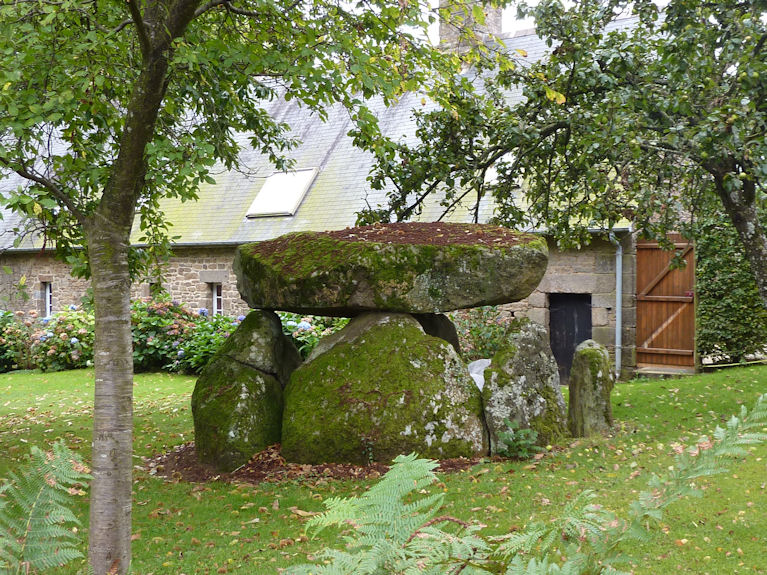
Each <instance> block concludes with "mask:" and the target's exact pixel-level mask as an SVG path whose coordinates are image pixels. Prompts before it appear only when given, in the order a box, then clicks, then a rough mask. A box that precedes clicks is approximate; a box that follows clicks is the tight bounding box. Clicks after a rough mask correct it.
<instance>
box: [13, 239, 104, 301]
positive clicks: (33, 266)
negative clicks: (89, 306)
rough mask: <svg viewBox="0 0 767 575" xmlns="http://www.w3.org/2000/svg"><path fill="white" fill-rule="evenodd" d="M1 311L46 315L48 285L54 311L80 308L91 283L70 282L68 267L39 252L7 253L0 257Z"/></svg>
mask: <svg viewBox="0 0 767 575" xmlns="http://www.w3.org/2000/svg"><path fill="white" fill-rule="evenodd" d="M0 266H1V267H2V270H3V271H2V272H0V308H2V309H8V310H12V311H19V310H22V311H31V310H35V311H36V312H38V313H39V314H41V315H42V314H43V313H44V311H45V308H44V303H43V291H42V290H43V282H47V283H50V284H51V291H52V295H53V310H54V311H60V310H62V309H66V308H67V307H68V306H69V305H78V306H79V305H80V304H81V298H82V297H83V296H84V295H85V293H86V290H87V289H88V286H89V285H90V282H88V281H87V280H83V279H78V278H73V277H72V276H71V275H70V274H69V266H67V265H66V264H63V263H61V262H59V261H56V260H55V259H54V258H53V256H52V255H49V254H48V253H42V252H32V253H30V252H13V253H11V252H6V253H4V254H2V255H0ZM8 272H10V273H8Z"/></svg>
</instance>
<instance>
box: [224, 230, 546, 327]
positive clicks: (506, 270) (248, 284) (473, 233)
mask: <svg viewBox="0 0 767 575" xmlns="http://www.w3.org/2000/svg"><path fill="white" fill-rule="evenodd" d="M547 261H548V252H547V248H546V243H545V241H544V240H542V239H541V238H540V237H537V236H533V235H530V234H522V233H519V232H514V231H512V230H509V229H507V228H502V227H499V226H490V225H480V224H448V223H429V224H424V223H398V224H379V225H375V226H363V227H359V228H347V229H346V230H339V231H335V232H322V233H318V232H299V233H293V234H287V235H284V236H281V237H279V238H276V239H274V240H269V241H266V242H258V243H255V244H246V245H243V246H240V247H239V249H238V250H237V254H236V256H235V260H234V272H235V274H236V275H237V287H238V289H239V290H240V294H241V295H242V297H243V298H244V299H245V300H246V301H247V302H248V303H249V304H250V306H251V307H254V308H260V309H278V310H289V311H294V312H298V313H313V314H318V315H333V316H353V315H356V314H359V313H361V312H364V311H393V312H407V313H438V312H443V311H450V310H454V309H459V308H469V307H475V306H481V305H495V304H503V303H509V302H514V301H518V300H520V299H523V298H525V297H527V296H528V295H529V294H530V293H531V292H532V291H533V289H535V286H537V285H538V283H539V282H540V280H541V278H542V277H543V274H544V272H545V271H546V264H547Z"/></svg>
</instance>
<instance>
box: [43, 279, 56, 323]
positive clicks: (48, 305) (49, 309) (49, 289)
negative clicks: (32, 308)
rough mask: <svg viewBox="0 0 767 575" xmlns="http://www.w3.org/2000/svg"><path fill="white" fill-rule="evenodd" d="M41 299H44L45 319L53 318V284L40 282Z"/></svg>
mask: <svg viewBox="0 0 767 575" xmlns="http://www.w3.org/2000/svg"><path fill="white" fill-rule="evenodd" d="M40 297H41V299H42V309H41V311H42V312H43V317H51V316H52V315H53V283H52V282H40Z"/></svg>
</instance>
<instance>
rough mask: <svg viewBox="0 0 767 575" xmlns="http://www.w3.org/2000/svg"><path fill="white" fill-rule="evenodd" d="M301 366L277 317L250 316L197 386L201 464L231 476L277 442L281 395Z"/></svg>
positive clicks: (194, 407)
mask: <svg viewBox="0 0 767 575" xmlns="http://www.w3.org/2000/svg"><path fill="white" fill-rule="evenodd" d="M300 363H301V357H300V356H299V354H298V351H297V350H296V348H295V346H294V345H293V342H292V341H291V340H290V338H288V337H286V336H285V335H283V333H282V327H281V325H280V320H279V318H278V317H277V314H275V313H274V312H271V311H260V310H256V311H252V312H250V314H248V317H247V318H245V321H243V322H242V323H241V324H240V325H239V327H238V328H237V330H236V331H235V332H234V333H233V334H232V335H231V336H229V338H228V339H227V340H226V342H224V344H223V345H222V346H221V349H220V350H219V351H218V352H217V353H216V355H214V356H213V358H212V359H211V361H210V363H209V364H208V365H207V366H206V367H205V369H204V370H203V372H202V373H201V374H200V377H199V379H198V380H197V383H196V385H195V386H194V393H193V394H192V418H193V419H194V437H195V447H196V450H197V456H198V457H199V458H200V460H201V461H203V462H205V463H210V464H212V465H214V466H216V467H217V468H218V469H220V470H222V471H231V470H232V469H234V468H236V467H238V466H239V465H242V464H243V463H245V462H247V461H248V459H249V458H250V456H251V455H252V454H253V453H256V452H258V451H261V450H262V449H264V448H265V447H267V446H268V445H271V444H273V443H278V442H279V441H280V430H281V428H282V409H283V394H282V390H283V388H284V387H285V385H286V383H287V381H288V378H290V374H291V372H292V371H293V370H294V369H295V368H296V367H297V366H298V365H299V364H300Z"/></svg>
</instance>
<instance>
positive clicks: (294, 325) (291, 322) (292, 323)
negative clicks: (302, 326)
mask: <svg viewBox="0 0 767 575" xmlns="http://www.w3.org/2000/svg"><path fill="white" fill-rule="evenodd" d="M286 325H287V326H288V327H296V322H294V321H293V320H292V319H291V320H290V321H287V322H286Z"/></svg>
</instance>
